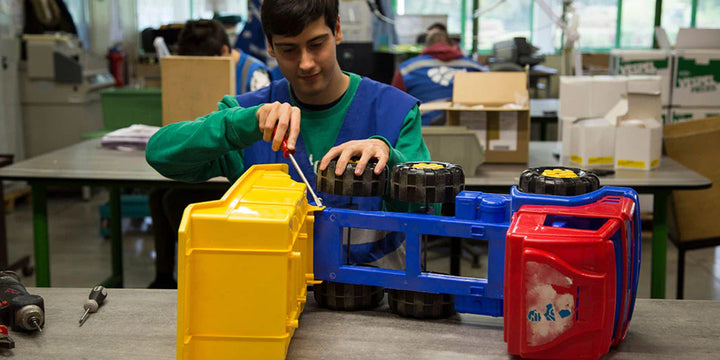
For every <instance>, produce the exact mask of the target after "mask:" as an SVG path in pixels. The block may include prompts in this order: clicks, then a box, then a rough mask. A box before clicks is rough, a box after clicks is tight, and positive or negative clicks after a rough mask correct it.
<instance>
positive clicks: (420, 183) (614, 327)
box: [177, 162, 640, 359]
mask: <svg viewBox="0 0 720 360" xmlns="http://www.w3.org/2000/svg"><path fill="white" fill-rule="evenodd" d="M333 171H334V169H332V167H330V168H329V169H328V172H333ZM348 173H349V174H352V171H349V172H348ZM380 176H381V177H383V176H387V175H382V174H381V175H380ZM366 180H367V179H362V178H359V177H358V178H356V177H354V176H349V177H347V178H342V177H340V178H333V176H332V175H328V173H326V174H322V173H321V174H319V175H318V190H320V191H321V192H329V193H334V194H336V195H348V192H350V191H355V192H358V191H359V192H361V193H362V192H364V191H365V192H369V193H371V194H372V195H377V194H378V192H377V191H378V190H377V187H369V186H363V185H362V184H353V182H358V181H359V182H362V183H367V182H368V181H366ZM323 182H324V183H323ZM343 182H345V183H344V184H342V183H343ZM462 182H464V177H463V175H462V170H461V169H459V168H458V167H456V166H453V165H451V164H445V163H434V162H424V163H406V164H402V165H399V166H398V167H396V168H395V169H393V172H392V174H391V175H390V186H388V187H387V188H388V189H389V191H390V196H391V197H392V198H395V199H398V200H403V201H411V202H417V203H421V204H425V205H426V206H422V207H421V208H424V209H428V208H429V207H430V206H429V204H438V203H440V204H445V205H444V206H443V208H444V209H445V211H444V213H443V215H429V214H427V211H422V212H423V213H393V212H381V211H360V210H355V209H351V208H350V209H345V208H329V207H328V208H318V207H314V206H312V205H309V204H308V202H307V197H306V191H305V190H306V189H305V185H304V184H302V183H297V182H295V181H293V180H292V179H290V177H289V176H288V175H287V167H286V165H262V166H254V167H252V168H250V169H249V170H248V171H247V172H246V173H245V174H244V175H243V176H242V177H241V178H240V179H239V180H238V181H237V182H236V183H235V184H234V185H233V187H232V188H231V189H230V190H229V191H228V192H227V193H226V194H225V196H224V197H223V198H222V199H220V200H218V201H214V202H207V203H200V204H194V205H191V206H190V207H188V209H186V211H185V215H184V217H183V221H182V224H181V226H180V243H179V256H178V257H179V268H178V272H179V281H178V334H177V358H178V359H207V358H213V359H224V358H228V359H229V358H234V357H236V356H237V354H243V358H258V359H260V358H261V359H271V358H279V359H281V358H284V357H285V355H286V351H287V346H288V344H289V342H290V340H291V338H292V335H293V333H294V329H295V328H297V326H298V317H299V315H300V313H301V312H302V310H303V308H304V305H305V302H306V296H307V286H308V285H309V284H313V285H315V291H314V293H315V297H316V299H317V300H318V303H319V304H320V305H321V306H327V307H330V308H338V309H346V310H351V309H355V308H364V307H373V306H376V305H377V304H378V303H379V302H380V301H381V300H382V298H383V296H384V290H383V289H387V293H388V302H389V304H390V308H391V310H392V311H394V312H396V313H398V314H400V315H402V316H411V317H418V318H428V317H430V318H431V317H442V316H447V315H450V314H452V313H454V312H462V313H475V314H483V315H490V316H504V338H505V341H506V342H507V343H508V352H509V353H510V354H513V355H519V356H522V357H525V358H535V359H597V358H599V357H600V356H602V355H603V354H605V353H606V352H608V351H609V349H610V347H611V346H613V345H617V344H619V343H621V342H622V341H623V339H624V338H625V335H626V334H627V329H628V324H629V322H630V319H631V317H632V311H633V308H634V302H635V294H636V292H637V284H638V275H639V267H640V227H639V226H640V212H639V207H638V197H637V193H636V192H635V191H633V190H632V189H627V188H619V187H609V186H606V187H599V181H598V179H597V177H595V176H594V175H593V174H591V173H586V172H584V171H582V170H578V169H553V168H537V169H528V170H527V171H525V172H524V173H523V174H522V175H521V177H520V184H519V186H518V187H513V188H512V189H511V192H510V194H509V195H504V194H486V193H482V192H474V191H461V190H462V188H463V185H462ZM382 188H385V187H382ZM353 189H354V190H353ZM363 189H365V190H363ZM366 194H367V193H366ZM549 194H550V195H549ZM360 195H364V194H360ZM354 196H357V194H355V195H354ZM451 204H454V207H451V206H448V205H451ZM448 209H451V210H448ZM452 210H454V214H453V211H452ZM354 229H364V230H365V231H367V230H372V231H381V232H387V233H395V234H402V235H403V236H404V237H405V266H404V269H400V270H398V269H384V268H378V267H373V266H367V265H364V264H355V263H353V262H352V261H350V260H349V259H350V257H349V256H348V252H349V249H350V248H351V247H352V246H353V245H352V240H351V239H350V237H349V236H348V233H349V232H350V231H351V230H354ZM355 231H357V230H355ZM428 236H443V237H454V238H462V239H470V241H485V242H487V244H488V272H487V274H488V275H487V279H475V278H466V277H460V276H451V275H447V274H437V273H432V272H428V271H426V269H425V266H424V262H423V260H422V259H423V252H424V249H423V246H422V244H423V243H424V239H425V238H426V237H428ZM205 294H216V295H215V296H212V297H208V296H206V295H205ZM228 299H232V301H229V300H228ZM229 302H231V303H234V304H233V305H232V306H228V303H229Z"/></svg>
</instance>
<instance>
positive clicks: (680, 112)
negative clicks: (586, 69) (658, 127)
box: [610, 29, 720, 124]
mask: <svg viewBox="0 0 720 360" xmlns="http://www.w3.org/2000/svg"><path fill="white" fill-rule="evenodd" d="M610 71H611V74H614V75H640V74H643V75H659V76H660V77H661V79H662V105H663V119H664V123H665V124H672V123H677V122H681V121H687V120H695V119H704V118H707V117H711V116H718V115H720V29H680V32H679V33H678V39H677V44H676V46H675V50H674V51H671V50H669V49H665V50H612V51H611V52H610Z"/></svg>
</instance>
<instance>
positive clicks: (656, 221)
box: [650, 190, 670, 299]
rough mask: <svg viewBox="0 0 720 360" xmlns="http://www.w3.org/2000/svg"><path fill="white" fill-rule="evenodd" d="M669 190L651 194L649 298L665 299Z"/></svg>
mask: <svg viewBox="0 0 720 360" xmlns="http://www.w3.org/2000/svg"><path fill="white" fill-rule="evenodd" d="M669 198H670V191H669V190H658V191H655V192H653V236H652V264H651V269H652V270H651V279H650V297H651V298H653V299H664V298H665V277H666V274H665V270H666V265H667V239H668V230H667V212H668V200H669Z"/></svg>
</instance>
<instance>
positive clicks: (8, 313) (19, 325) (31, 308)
mask: <svg viewBox="0 0 720 360" xmlns="http://www.w3.org/2000/svg"><path fill="white" fill-rule="evenodd" d="M0 323H2V324H5V325H7V326H9V327H12V329H13V330H14V331H34V330H38V331H42V330H41V328H42V327H43V325H45V301H44V300H43V298H42V297H41V296H40V295H30V294H29V293H28V291H27V289H25V286H23V284H22V283H21V282H20V277H19V276H18V275H17V274H16V273H14V272H12V271H0Z"/></svg>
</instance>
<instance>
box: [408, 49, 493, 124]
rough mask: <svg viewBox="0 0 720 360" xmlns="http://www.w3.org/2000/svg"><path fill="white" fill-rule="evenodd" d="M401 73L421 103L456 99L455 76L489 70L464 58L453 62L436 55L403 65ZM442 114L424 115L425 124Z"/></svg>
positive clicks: (437, 112) (409, 61) (416, 59)
mask: <svg viewBox="0 0 720 360" xmlns="http://www.w3.org/2000/svg"><path fill="white" fill-rule="evenodd" d="M399 71H400V74H401V75H402V77H403V82H404V83H405V89H407V92H408V94H410V95H412V96H415V97H416V98H418V99H420V102H423V103H425V102H429V101H433V100H442V99H448V100H450V99H451V98H452V90H453V81H454V74H455V73H456V72H465V71H485V67H483V66H482V65H480V64H479V63H478V62H476V61H474V60H472V59H470V58H469V57H466V56H463V57H459V58H457V59H454V60H450V61H442V60H439V59H436V58H435V57H433V56H432V55H420V56H418V57H414V58H412V59H410V60H407V61H405V62H403V63H402V64H400V67H399ZM440 115H442V112H441V111H430V112H427V113H425V114H423V115H422V124H423V125H429V124H430V121H431V120H432V119H434V118H436V117H438V116H440Z"/></svg>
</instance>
